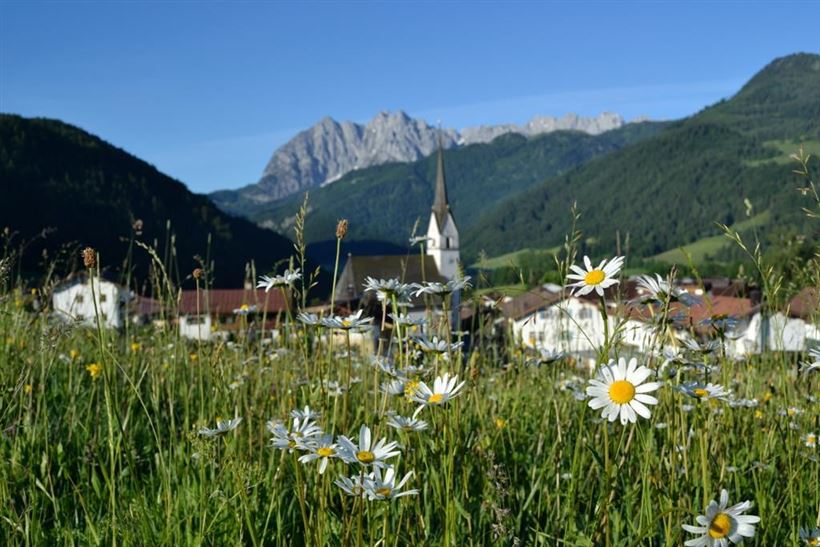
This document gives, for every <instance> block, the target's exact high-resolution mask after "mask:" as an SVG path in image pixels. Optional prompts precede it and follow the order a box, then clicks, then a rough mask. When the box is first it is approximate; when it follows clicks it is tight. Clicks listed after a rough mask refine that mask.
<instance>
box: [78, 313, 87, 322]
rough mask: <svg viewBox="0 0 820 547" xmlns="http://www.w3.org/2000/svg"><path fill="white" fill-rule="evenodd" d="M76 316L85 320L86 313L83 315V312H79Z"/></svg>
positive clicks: (80, 319) (79, 319)
mask: <svg viewBox="0 0 820 547" xmlns="http://www.w3.org/2000/svg"><path fill="white" fill-rule="evenodd" d="M76 317H77V321H84V320H85V315H83V314H81V313H78V314H77V316H76Z"/></svg>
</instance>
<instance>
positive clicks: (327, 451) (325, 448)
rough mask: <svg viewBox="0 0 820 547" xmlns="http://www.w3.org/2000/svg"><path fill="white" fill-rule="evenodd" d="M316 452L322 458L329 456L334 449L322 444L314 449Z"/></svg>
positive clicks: (333, 452)
mask: <svg viewBox="0 0 820 547" xmlns="http://www.w3.org/2000/svg"><path fill="white" fill-rule="evenodd" d="M316 453H317V454H319V455H320V456H321V457H323V458H327V457H330V456H332V455H334V454H335V453H336V451H335V450H333V449H332V448H330V447H329V446H323V447H321V448H319V449H317V450H316Z"/></svg>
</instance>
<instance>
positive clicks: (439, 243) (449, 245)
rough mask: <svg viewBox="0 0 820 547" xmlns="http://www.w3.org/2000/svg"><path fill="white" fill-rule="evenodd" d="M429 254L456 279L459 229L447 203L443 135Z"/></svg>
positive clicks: (439, 150)
mask: <svg viewBox="0 0 820 547" xmlns="http://www.w3.org/2000/svg"><path fill="white" fill-rule="evenodd" d="M427 239H428V241H427V254H428V255H429V256H431V257H433V260H435V262H436V266H437V267H438V271H439V273H440V274H441V275H442V276H444V277H446V278H447V279H448V280H449V279H454V278H455V277H456V274H457V273H458V262H459V252H458V230H457V229H456V222H455V220H453V214H452V213H451V212H450V204H449V203H447V184H446V181H445V179H444V150H443V149H442V145H441V137H439V141H438V160H437V165H436V193H435V199H434V200H433V212H432V213H431V214H430V224H428V226H427Z"/></svg>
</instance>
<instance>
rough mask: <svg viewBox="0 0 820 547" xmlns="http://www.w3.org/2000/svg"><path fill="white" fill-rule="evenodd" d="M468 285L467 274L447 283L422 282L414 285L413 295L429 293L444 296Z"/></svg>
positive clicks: (468, 277)
mask: <svg viewBox="0 0 820 547" xmlns="http://www.w3.org/2000/svg"><path fill="white" fill-rule="evenodd" d="M470 287H471V285H470V276H469V275H467V276H464V277H462V278H456V279H451V280H450V281H448V282H447V283H438V282H435V281H432V282H427V283H424V284H423V285H416V292H415V293H414V294H415V296H422V295H424V294H429V295H433V296H440V297H442V298H444V297H445V296H447V295H448V294H452V293H454V292H456V291H461V290H464V289H469V288H470Z"/></svg>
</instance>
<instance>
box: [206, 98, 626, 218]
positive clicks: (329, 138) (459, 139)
mask: <svg viewBox="0 0 820 547" xmlns="http://www.w3.org/2000/svg"><path fill="white" fill-rule="evenodd" d="M624 123H625V122H624V120H623V118H622V117H621V116H619V115H617V114H613V113H607V112H605V113H602V114H600V115H598V116H595V117H589V118H586V117H582V116H578V115H576V114H567V115H565V116H563V117H561V118H553V117H549V116H536V117H534V118H533V119H532V120H530V121H529V122H528V123H526V124H524V125H515V124H504V125H482V126H478V127H470V128H467V129H463V130H461V131H457V130H455V129H446V128H443V129H441V130H439V129H437V128H436V127H434V126H432V125H430V124H428V123H427V122H426V121H424V120H421V119H417V118H411V117H410V116H408V115H407V114H406V113H404V112H402V111H398V112H380V113H379V114H377V115H376V116H375V117H374V118H373V119H372V120H370V121H369V122H368V123H366V124H358V123H354V122H349V121H346V122H338V121H336V120H334V119H333V118H330V117H326V118H323V119H322V120H321V121H320V122H319V123H317V124H316V125H314V126H313V127H310V128H309V129H306V130H305V131H302V132H300V133H298V134H297V135H296V136H294V137H293V138H292V139H291V140H290V141H288V142H287V143H285V144H284V145H282V146H281V147H280V148H278V149H277V150H276V151H275V152H274V153H273V156H272V157H271V159H270V161H269V162H268V164H267V166H266V167H265V170H264V172H263V173H262V177H261V178H260V180H259V182H257V183H256V184H252V185H249V186H246V187H244V188H241V189H239V190H222V191H218V192H214V193H213V194H212V195H211V197H212V199H213V200H214V201H215V202H216V203H217V204H218V205H219V206H220V207H222V208H223V209H225V210H226V211H231V212H241V211H242V210H243V209H245V208H246V207H247V206H250V205H252V204H262V203H268V202H273V201H276V200H279V199H282V198H286V197H288V196H290V195H293V194H297V193H300V192H303V191H304V190H309V189H311V188H315V187H317V186H323V185H326V184H330V183H332V182H335V181H336V180H338V179H339V178H341V177H342V176H344V175H345V174H347V173H349V172H351V171H353V170H356V169H363V168H365V167H370V166H373V165H382V164H385V163H392V162H411V161H416V160H419V159H421V158H424V157H426V156H429V155H430V154H431V153H432V152H433V151H434V150H435V149H436V147H437V145H438V140H439V138H441V141H442V145H443V146H444V148H448V149H449V148H453V147H457V146H464V145H470V144H476V143H487V142H490V141H492V140H493V139H495V138H497V137H499V136H501V135H505V134H509V133H515V134H520V135H525V136H528V137H534V136H537V135H541V134H545V133H549V132H552V131H558V130H574V131H581V132H584V133H588V134H590V135H598V134H600V133H603V132H605V131H610V130H612V129H617V128H619V127H621V126H623V125H624Z"/></svg>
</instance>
